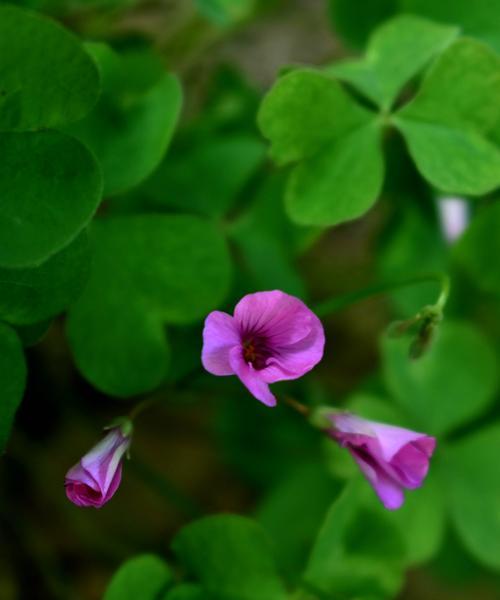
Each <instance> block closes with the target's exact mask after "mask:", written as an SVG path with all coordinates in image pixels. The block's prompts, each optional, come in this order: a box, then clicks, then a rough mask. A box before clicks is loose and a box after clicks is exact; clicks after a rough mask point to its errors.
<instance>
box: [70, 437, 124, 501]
mask: <svg viewBox="0 0 500 600" xmlns="http://www.w3.org/2000/svg"><path fill="white" fill-rule="evenodd" d="M123 430H124V428H121V427H115V428H113V429H111V430H110V431H109V433H108V434H107V435H106V437H105V438H104V439H102V440H101V441H100V442H99V443H98V444H97V445H96V446H94V447H93V448H92V450H90V452H88V453H87V454H86V455H85V456H84V457H83V458H81V459H80V462H78V463H77V464H76V465H75V466H74V467H72V468H71V469H70V470H69V471H68V472H67V473H66V479H65V482H64V487H65V488H66V496H67V497H68V499H69V500H71V502H73V504H76V505H77V506H93V507H94V508H101V506H103V505H104V504H106V502H108V500H111V498H112V497H113V495H114V493H115V492H116V490H117V489H118V486H119V485H120V481H121V478H122V459H123V456H124V454H125V452H126V451H127V450H128V448H129V446H130V436H129V435H125V434H124V432H123Z"/></svg>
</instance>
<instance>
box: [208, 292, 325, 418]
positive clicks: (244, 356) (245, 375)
mask: <svg viewBox="0 0 500 600" xmlns="http://www.w3.org/2000/svg"><path fill="white" fill-rule="evenodd" d="M324 345H325V335H324V332H323V326H322V324H321V321H320V320H319V319H318V317H317V316H316V315H315V314H314V313H313V312H312V311H310V310H309V309H308V308H307V306H306V305H305V304H304V303H303V302H301V301H300V300H299V299H298V298H294V297H293V296H289V295H288V294H285V293H284V292H280V291H278V290H275V291H272V292H257V293H255V294H248V295H247V296H244V297H243V298H242V299H241V300H240V301H239V302H238V304H237V305H236V308H235V309H234V316H231V315H228V314H227V313H224V312H220V311H214V312H212V313H210V314H209V315H208V317H207V318H206V321H205V328H204V329H203V351H202V356H201V360H202V362H203V366H204V367H205V369H206V370H207V371H209V372H210V373H212V374H214V375H237V376H238V377H239V378H240V380H241V381H242V383H243V384H244V385H245V386H246V387H247V388H248V390H249V391H250V392H251V393H252V394H253V395H254V396H255V397H256V398H257V400H260V401H261V402H263V403H264V404H267V405H268V406H275V404H276V398H275V397H274V395H273V394H272V393H271V391H270V390H269V384H270V383H274V382H276V381H282V380H285V379H297V378H298V377H301V376H302V375H304V373H307V372H308V371H310V370H311V369H312V368H313V367H314V366H315V365H316V364H317V363H318V362H319V361H320V360H321V358H322V356H323V348H324Z"/></svg>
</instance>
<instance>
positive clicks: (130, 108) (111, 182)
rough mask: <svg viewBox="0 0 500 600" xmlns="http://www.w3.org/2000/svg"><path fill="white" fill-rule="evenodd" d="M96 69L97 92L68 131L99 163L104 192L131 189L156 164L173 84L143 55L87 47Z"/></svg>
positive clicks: (169, 120) (171, 124)
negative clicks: (87, 110)
mask: <svg viewBox="0 0 500 600" xmlns="http://www.w3.org/2000/svg"><path fill="white" fill-rule="evenodd" d="M87 48H88V50H89V52H90V53H91V54H92V55H93V56H94V58H95V60H96V62H97V63H98V65H99V68H100V70H101V77H102V81H103V91H102V94H101V97H100V99H99V102H98V103H97V105H96V106H95V108H94V109H93V110H92V112H90V113H89V114H88V115H87V117H86V118H85V119H83V120H82V121H79V122H78V123H75V124H74V125H72V126H71V127H69V128H68V131H69V132H71V133H72V134H73V135H75V137H77V138H78V139H80V140H81V141H82V142H84V143H85V144H86V145H87V146H88V147H89V148H90V149H91V150H92V151H93V152H94V154H95V155H96V157H97V159H98V161H99V162H100V164H101V167H102V172H103V179H104V193H105V194H106V195H107V194H114V193H117V192H122V191H124V190H127V189H128V188H131V187H133V186H135V185H137V184H138V183H139V182H140V181H142V180H143V179H144V178H145V177H147V176H148V175H149V174H150V173H151V172H152V171H153V169H154V168H155V167H156V166H157V165H158V164H159V162H160V161H161V159H162V157H163V155H164V153H165V151H166V149H167V147H168V144H169V142H170V139H171V138H172V135H173V132H174V128H175V125H176V123H177V119H178V117H179V112H180V108H181V88H180V84H179V82H178V80H177V79H176V78H175V77H174V76H173V75H170V74H169V73H165V72H164V71H163V69H162V67H161V65H160V64H159V62H157V61H156V60H155V59H154V57H153V56H152V55H150V54H147V53H130V54H126V55H124V56H120V55H118V54H116V53H115V52H114V51H113V50H111V49H110V48H108V47H107V46H105V45H104V44H88V45H87Z"/></svg>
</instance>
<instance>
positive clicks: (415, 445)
mask: <svg viewBox="0 0 500 600" xmlns="http://www.w3.org/2000/svg"><path fill="white" fill-rule="evenodd" d="M324 417H327V418H328V420H329V422H330V424H331V427H330V428H328V429H327V433H328V434H329V435H330V436H331V437H332V438H333V439H335V440H336V441H337V442H338V443H339V444H340V446H342V447H343V448H347V450H349V452H350V453H351V455H352V457H353V458H354V460H355V461H356V462H357V464H358V465H359V467H360V469H361V471H362V472H363V475H364V476H365V477H366V479H367V480H368V482H369V483H370V485H371V486H372V487H373V489H374V490H375V493H376V494H377V496H378V497H379V498H380V500H381V502H382V504H383V505H384V506H385V508H388V509H389V510H395V509H397V508H399V507H400V506H401V505H402V504H403V502H404V493H403V491H404V490H405V489H409V490H412V489H415V488H418V487H420V486H421V485H422V483H423V481H424V479H425V477H426V475H427V472H428V470H429V460H430V458H431V456H432V453H433V452H434V448H435V446H436V440H435V438H433V437H430V436H428V435H426V434H425V433H417V432H415V431H411V430H409V429H404V428H402V427H395V426H393V425H386V424H384V423H377V422H376V421H369V420H367V419H362V418H361V417H357V416H356V415H353V414H350V413H338V412H337V413H336V412H333V411H331V412H330V414H329V415H327V413H326V412H323V418H324Z"/></svg>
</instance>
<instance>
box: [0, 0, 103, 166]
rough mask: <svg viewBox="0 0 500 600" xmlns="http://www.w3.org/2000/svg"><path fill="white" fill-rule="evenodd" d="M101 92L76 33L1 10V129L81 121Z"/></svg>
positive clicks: (16, 11) (22, 12)
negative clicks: (74, 34) (75, 35)
mask: <svg viewBox="0 0 500 600" xmlns="http://www.w3.org/2000/svg"><path fill="white" fill-rule="evenodd" d="M98 93H99V75H98V71H97V68H96V66H95V64H94V62H93V60H92V59H91V57H90V56H89V55H88V54H87V53H86V52H85V50H84V49H83V47H82V46H81V45H80V43H79V41H78V40H77V39H76V38H75V37H74V36H73V35H72V34H71V33H69V32H68V31H66V30H64V29H63V28H62V27H61V26H59V25H58V24H56V23H55V22H53V21H51V20H49V19H47V18H45V17H41V16H39V15H37V14H35V13H31V12H28V11H25V10H21V9H19V8H15V7H13V6H10V5H2V6H0V130H3V131H6V130H22V129H25V130H26V129H39V128H42V127H55V126H59V125H62V124H64V123H69V122H72V121H76V120H77V119H81V118H82V117H83V116H84V115H85V114H86V113H87V112H88V111H89V110H90V109H91V108H92V106H93V105H94V104H95V102H96V100H97V96H98ZM2 154H3V153H2Z"/></svg>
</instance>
